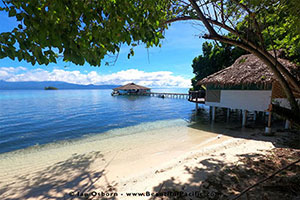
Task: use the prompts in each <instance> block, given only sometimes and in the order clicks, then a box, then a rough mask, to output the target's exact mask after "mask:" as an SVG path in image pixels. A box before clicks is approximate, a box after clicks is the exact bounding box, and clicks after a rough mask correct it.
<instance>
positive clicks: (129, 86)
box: [113, 83, 150, 90]
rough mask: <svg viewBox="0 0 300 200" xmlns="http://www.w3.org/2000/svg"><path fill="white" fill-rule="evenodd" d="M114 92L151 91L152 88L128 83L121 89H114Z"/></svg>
mask: <svg viewBox="0 0 300 200" xmlns="http://www.w3.org/2000/svg"><path fill="white" fill-rule="evenodd" d="M113 90H150V88H147V87H144V86H141V85H136V84H135V83H128V84H126V85H123V86H121V87H117V88H114V89H113Z"/></svg>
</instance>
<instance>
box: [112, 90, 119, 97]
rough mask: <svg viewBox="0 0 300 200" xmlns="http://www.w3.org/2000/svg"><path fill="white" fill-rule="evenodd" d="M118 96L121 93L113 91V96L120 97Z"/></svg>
mask: <svg viewBox="0 0 300 200" xmlns="http://www.w3.org/2000/svg"><path fill="white" fill-rule="evenodd" d="M118 95H120V93H119V92H118V91H113V92H112V93H111V96H118Z"/></svg>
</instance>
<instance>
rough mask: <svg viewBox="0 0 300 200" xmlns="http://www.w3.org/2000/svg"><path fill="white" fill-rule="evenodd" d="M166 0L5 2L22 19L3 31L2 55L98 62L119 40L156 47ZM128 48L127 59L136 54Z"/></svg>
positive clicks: (115, 49)
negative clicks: (15, 25)
mask: <svg viewBox="0 0 300 200" xmlns="http://www.w3.org/2000/svg"><path fill="white" fill-rule="evenodd" d="M170 3H171V2H170V1H165V0H149V1H143V0H105V1H99V0H90V1H82V0H72V1H70V0H51V1H50V0H30V1H21V0H4V4H1V6H2V7H0V11H1V10H2V11H5V12H7V13H8V15H9V17H14V18H16V19H17V21H18V22H19V24H18V26H17V27H15V28H14V29H13V30H12V31H11V32H4V33H1V34H0V59H1V58H4V57H9V58H11V59H16V58H17V59H18V60H19V61H21V60H25V61H27V62H31V63H32V64H33V65H34V64H35V63H36V62H37V63H39V64H46V65H47V64H48V63H50V62H54V63H55V62H56V61H57V59H58V58H59V57H63V60H64V61H68V62H72V63H75V64H78V65H83V64H84V63H85V62H88V63H89V64H91V65H93V66H99V65H100V64H101V60H102V59H103V58H104V56H105V55H107V54H117V53H118V52H119V50H120V46H121V44H127V45H129V46H134V45H135V44H136V43H137V42H140V41H141V42H142V43H145V44H146V45H147V47H151V46H154V45H155V46H158V45H159V41H160V39H162V38H163V34H162V30H163V29H164V28H166V25H165V24H164V23H163V22H164V21H165V19H166V16H167V14H168V13H170V10H169V9H168V8H170ZM133 55H134V52H133V50H130V52H129V57H130V56H133Z"/></svg>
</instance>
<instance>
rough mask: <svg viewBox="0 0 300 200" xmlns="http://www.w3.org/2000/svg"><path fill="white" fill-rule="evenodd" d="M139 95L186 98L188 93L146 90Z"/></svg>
mask: <svg viewBox="0 0 300 200" xmlns="http://www.w3.org/2000/svg"><path fill="white" fill-rule="evenodd" d="M140 95H145V96H151V97H160V98H177V99H188V98H189V94H186V93H167V92H147V93H142V94H140Z"/></svg>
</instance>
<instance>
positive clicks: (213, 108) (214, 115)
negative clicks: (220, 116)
mask: <svg viewBox="0 0 300 200" xmlns="http://www.w3.org/2000/svg"><path fill="white" fill-rule="evenodd" d="M215 118H216V107H215V106H212V110H211V120H212V121H213V122H214V121H215Z"/></svg>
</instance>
